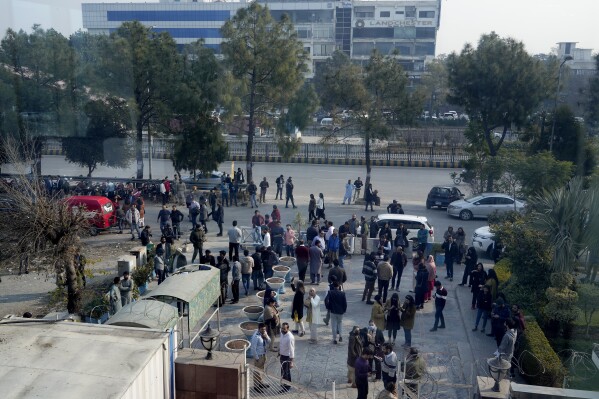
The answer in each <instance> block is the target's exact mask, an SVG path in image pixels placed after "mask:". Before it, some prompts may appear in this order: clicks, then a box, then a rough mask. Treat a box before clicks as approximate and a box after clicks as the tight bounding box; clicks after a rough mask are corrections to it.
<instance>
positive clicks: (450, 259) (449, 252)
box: [441, 236, 459, 281]
mask: <svg viewBox="0 0 599 399" xmlns="http://www.w3.org/2000/svg"><path fill="white" fill-rule="evenodd" d="M441 248H442V249H444V250H445V266H446V268H447V276H445V278H448V279H449V281H453V263H454V262H455V261H456V260H457V258H458V255H459V251H458V246H457V244H456V243H455V242H453V237H452V236H449V237H447V241H445V242H444V243H443V245H441Z"/></svg>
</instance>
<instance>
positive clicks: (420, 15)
mask: <svg viewBox="0 0 599 399" xmlns="http://www.w3.org/2000/svg"><path fill="white" fill-rule="evenodd" d="M418 18H435V12H434V11H419V12H418Z"/></svg>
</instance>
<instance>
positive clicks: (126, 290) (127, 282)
mask: <svg viewBox="0 0 599 399" xmlns="http://www.w3.org/2000/svg"><path fill="white" fill-rule="evenodd" d="M132 289H133V281H132V280H131V279H130V278H129V272H124V273H123V278H122V279H121V282H120V284H119V290H120V291H121V304H122V305H123V306H125V305H128V304H130V303H131V300H132V299H133V291H132Z"/></svg>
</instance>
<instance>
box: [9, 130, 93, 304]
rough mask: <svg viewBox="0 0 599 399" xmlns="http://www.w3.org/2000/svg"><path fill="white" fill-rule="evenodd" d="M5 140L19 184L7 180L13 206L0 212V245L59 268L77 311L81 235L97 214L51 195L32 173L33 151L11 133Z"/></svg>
mask: <svg viewBox="0 0 599 399" xmlns="http://www.w3.org/2000/svg"><path fill="white" fill-rule="evenodd" d="M2 144H3V147H4V148H5V149H6V150H7V154H8V162H9V163H11V164H12V165H13V167H14V168H15V169H16V171H17V173H16V174H17V175H18V177H17V178H15V183H14V184H12V185H4V186H3V189H4V190H5V193H4V196H5V197H6V198H7V199H8V200H9V201H10V203H11V204H12V208H11V209H10V211H9V212H0V226H3V228H1V229H0V247H1V248H2V250H3V251H11V252H13V253H14V252H15V249H16V251H17V253H22V254H23V253H27V254H29V256H30V257H32V258H37V259H39V260H40V261H41V262H39V264H41V265H43V266H42V268H43V269H44V270H43V271H45V272H52V273H55V274H56V276H57V285H58V286H66V288H67V310H68V311H69V313H78V312H79V310H80V305H81V303H80V302H81V289H82V288H83V287H81V286H80V285H79V284H78V271H77V269H76V267H75V263H74V255H75V251H76V250H77V248H78V246H79V245H80V241H79V237H80V236H83V235H85V234H87V232H88V230H89V226H90V224H89V218H90V217H93V214H92V215H91V216H90V215H89V214H88V213H87V212H85V210H84V209H79V210H72V209H70V208H69V207H68V204H67V202H66V201H59V200H57V199H56V198H54V197H50V196H48V195H47V193H46V191H45V188H44V186H43V182H42V177H41V176H40V175H38V174H37V172H36V171H35V169H34V170H32V171H31V172H32V173H31V174H30V173H29V172H30V170H29V165H30V162H32V156H33V153H32V152H31V151H30V152H28V153H25V154H24V153H23V150H20V149H19V148H23V147H24V146H23V144H22V143H18V142H16V141H14V140H12V139H7V140H5V141H4V142H3V143H2ZM23 155H25V156H23ZM15 221H18V223H15ZM7 226H10V228H8V227H7Z"/></svg>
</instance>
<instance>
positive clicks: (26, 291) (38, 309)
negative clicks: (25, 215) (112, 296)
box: [0, 232, 139, 318]
mask: <svg viewBox="0 0 599 399" xmlns="http://www.w3.org/2000/svg"><path fill="white" fill-rule="evenodd" d="M128 238H129V235H126V234H123V235H120V234H115V233H111V232H108V233H102V234H101V235H99V236H97V237H90V238H86V239H84V240H83V254H84V255H85V256H86V258H87V260H88V261H87V267H86V270H89V271H91V272H92V273H93V275H94V277H92V278H88V279H87V286H86V289H92V288H93V287H98V286H102V285H105V284H107V281H108V280H110V279H111V278H112V277H114V276H116V275H117V265H116V259H117V258H118V257H119V256H121V255H124V254H128V253H129V249H131V248H133V247H135V246H139V241H129V240H128ZM36 266H37V265H31V267H30V272H29V274H22V275H20V276H19V275H18V272H19V269H18V264H16V263H10V262H4V263H3V264H2V265H0V276H1V278H2V282H0V318H1V317H4V316H6V315H8V314H15V315H22V314H23V313H25V312H31V313H32V314H33V315H34V316H37V315H44V314H46V313H48V312H50V311H58V310H60V311H63V310H64V308H62V309H58V308H53V306H51V304H50V302H51V295H50V292H51V291H53V290H55V289H56V275H55V274H54V273H51V271H50V272H49V271H45V270H39V271H34V269H37V267H36ZM40 266H42V265H40ZM39 269H43V268H42V267H39ZM84 296H85V294H84Z"/></svg>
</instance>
